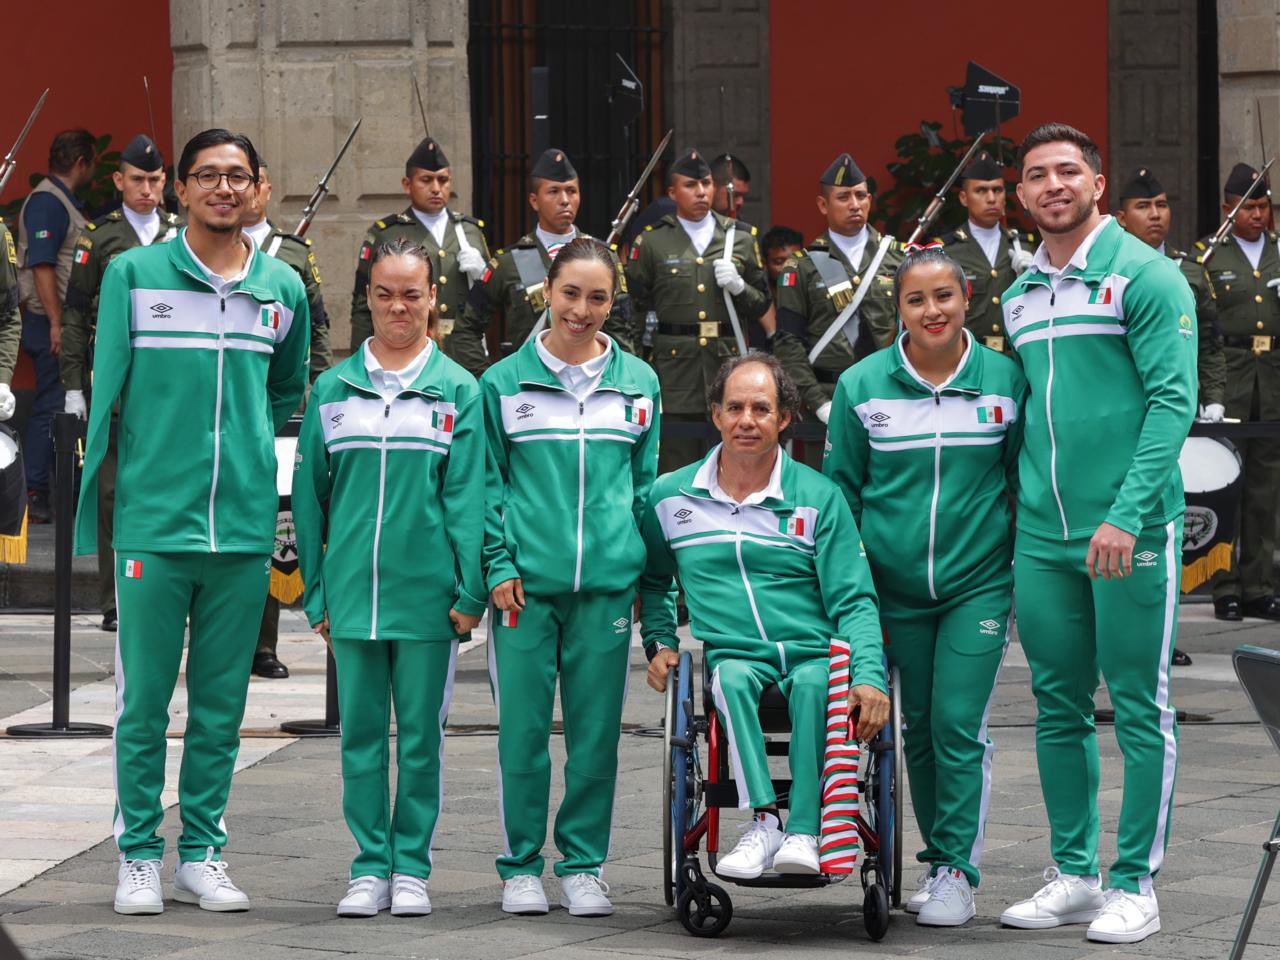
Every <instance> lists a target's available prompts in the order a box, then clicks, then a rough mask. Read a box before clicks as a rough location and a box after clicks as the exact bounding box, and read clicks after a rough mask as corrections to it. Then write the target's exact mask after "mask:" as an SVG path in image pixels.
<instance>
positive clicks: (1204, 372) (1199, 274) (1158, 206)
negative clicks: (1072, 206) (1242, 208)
mask: <svg viewBox="0 0 1280 960" xmlns="http://www.w3.org/2000/svg"><path fill="white" fill-rule="evenodd" d="M1117 202H1118V203H1119V207H1118V208H1117V209H1116V222H1117V223H1119V224H1120V226H1122V227H1124V228H1125V229H1126V230H1128V231H1129V232H1130V233H1131V234H1133V235H1134V236H1135V237H1137V238H1138V239H1139V240H1142V241H1143V242H1145V243H1148V244H1150V245H1151V246H1153V247H1155V248H1156V249H1157V250H1159V251H1160V252H1161V253H1163V254H1164V255H1165V256H1166V257H1168V258H1169V259H1170V260H1172V261H1173V262H1174V263H1175V264H1177V266H1178V269H1179V270H1181V271H1182V275H1183V276H1184V277H1186V279H1187V283H1188V284H1189V285H1190V287H1191V292H1192V293H1194V294H1195V297H1196V326H1197V329H1198V330H1199V353H1198V357H1199V360H1198V375H1199V383H1200V390H1199V408H1200V417H1199V418H1200V419H1201V420H1210V421H1213V422H1219V421H1221V420H1222V418H1223V415H1224V413H1225V402H1226V390H1227V364H1226V359H1225V358H1224V357H1223V354H1222V337H1221V335H1220V334H1219V333H1218V305H1217V302H1216V300H1215V299H1214V295H1213V289H1212V288H1211V287H1210V285H1209V278H1208V277H1207V276H1206V275H1205V271H1204V267H1203V266H1202V265H1201V264H1199V263H1197V262H1196V258H1195V257H1192V256H1189V255H1188V254H1187V253H1186V251H1184V250H1178V249H1176V248H1175V247H1173V246H1172V245H1170V244H1169V243H1167V242H1166V238H1167V237H1168V236H1169V224H1170V221H1171V220H1172V211H1171V210H1170V208H1169V194H1168V193H1166V192H1165V189H1164V187H1163V186H1161V184H1160V181H1159V180H1157V179H1156V178H1155V175H1154V174H1153V173H1152V172H1151V171H1150V170H1149V169H1148V168H1146V167H1140V168H1139V169H1138V170H1137V172H1135V173H1134V175H1133V176H1132V177H1130V178H1129V181H1128V182H1127V183H1126V184H1125V185H1124V186H1123V187H1121V188H1120V193H1119V197H1118V200H1117Z"/></svg>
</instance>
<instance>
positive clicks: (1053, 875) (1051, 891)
mask: <svg viewBox="0 0 1280 960" xmlns="http://www.w3.org/2000/svg"><path fill="white" fill-rule="evenodd" d="M1044 878H1045V880H1046V881H1047V882H1046V883H1045V885H1044V886H1043V887H1041V888H1040V889H1039V890H1037V891H1036V895H1035V896H1034V897H1032V899H1033V900H1043V899H1045V898H1047V897H1051V896H1054V895H1055V894H1057V893H1058V892H1059V891H1061V892H1062V893H1064V894H1065V893H1068V892H1070V889H1071V879H1074V878H1071V879H1068V878H1067V876H1066V875H1065V874H1063V873H1062V872H1061V871H1060V870H1059V869H1058V868H1057V867H1049V868H1048V869H1046V870H1045V872H1044ZM1081 882H1083V881H1081Z"/></svg>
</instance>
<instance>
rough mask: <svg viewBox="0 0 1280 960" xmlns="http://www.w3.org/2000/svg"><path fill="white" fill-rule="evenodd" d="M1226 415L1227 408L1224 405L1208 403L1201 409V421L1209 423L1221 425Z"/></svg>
mask: <svg viewBox="0 0 1280 960" xmlns="http://www.w3.org/2000/svg"><path fill="white" fill-rule="evenodd" d="M1226 413H1227V411H1226V408H1225V407H1223V406H1222V404H1220V403H1206V404H1205V405H1204V406H1202V407H1201V408H1200V419H1201V420H1204V421H1206V422H1208V423H1221V422H1222V418H1223V417H1224V416H1226Z"/></svg>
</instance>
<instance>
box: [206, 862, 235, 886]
mask: <svg viewBox="0 0 1280 960" xmlns="http://www.w3.org/2000/svg"><path fill="white" fill-rule="evenodd" d="M228 866H229V864H228V863H227V861H225V860H212V859H206V860H205V861H204V862H203V863H201V864H200V867H201V870H200V878H201V879H202V880H208V881H211V882H212V883H213V886H214V889H215V890H217V889H221V888H222V887H229V888H231V889H232V890H234V889H235V887H236V885H235V884H234V883H232V882H231V878H230V877H228V876H227V867H228Z"/></svg>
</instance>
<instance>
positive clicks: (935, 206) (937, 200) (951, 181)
mask: <svg viewBox="0 0 1280 960" xmlns="http://www.w3.org/2000/svg"><path fill="white" fill-rule="evenodd" d="M990 132H991V131H990V130H987V131H984V132H983V133H980V134H978V136H977V137H976V138H975V139H974V141H973V145H972V146H971V147H969V152H968V153H966V154H965V155H964V157H963V158H962V159H961V160H960V162H959V163H958V164H957V165H956V168H955V169H954V170H952V171H951V176H949V177H947V181H946V183H944V184H943V185H942V189H941V190H939V191H938V192H937V193H936V194H934V196H933V199H932V200H930V201H929V206H927V207H925V209H924V213H923V214H921V215H920V219H919V221H918V222H917V223H916V228H915V229H914V230H912V231H911V236H910V237H908V238H907V243H915V242H916V241H917V240H919V239H920V237H921V236H923V235H924V232H925V231H926V230H928V229H929V227H931V226H932V225H933V221H934V220H936V219H937V218H938V214H940V213H941V212H942V205H943V204H944V203H946V201H947V194H949V193H950V192H951V188H952V187H953V186H955V182H956V180H958V179H959V177H960V172H961V171H962V170H964V168H965V167H967V166H968V165H969V161H970V160H972V159H973V156H974V154H976V153H977V152H978V148H979V147H980V146H982V140H983V138H984V137H986V135H987V134H988V133H990Z"/></svg>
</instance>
